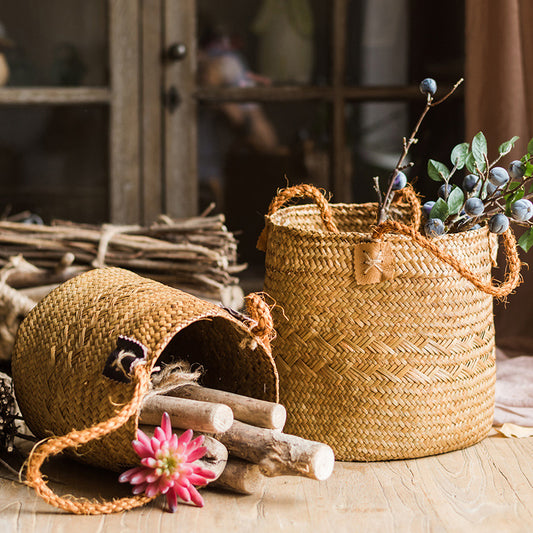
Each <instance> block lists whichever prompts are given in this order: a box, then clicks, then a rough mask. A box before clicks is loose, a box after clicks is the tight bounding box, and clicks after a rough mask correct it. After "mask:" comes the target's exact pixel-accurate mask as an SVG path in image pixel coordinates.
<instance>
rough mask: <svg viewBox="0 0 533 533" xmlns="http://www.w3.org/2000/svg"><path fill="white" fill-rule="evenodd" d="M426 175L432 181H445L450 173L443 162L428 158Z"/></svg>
mask: <svg viewBox="0 0 533 533" xmlns="http://www.w3.org/2000/svg"><path fill="white" fill-rule="evenodd" d="M428 175H429V177H430V178H431V179H432V180H434V181H446V180H447V179H448V176H449V175H450V171H449V170H448V167H447V166H446V165H444V164H443V163H439V161H435V160H434V159H430V160H429V161H428Z"/></svg>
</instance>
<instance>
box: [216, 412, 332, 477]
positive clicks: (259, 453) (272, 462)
mask: <svg viewBox="0 0 533 533" xmlns="http://www.w3.org/2000/svg"><path fill="white" fill-rule="evenodd" d="M215 438H216V439H218V440H220V442H222V444H224V445H225V446H226V448H228V451H229V453H230V454H232V455H235V456H236V457H240V458H241V459H245V460H247V461H250V462H251V463H257V464H258V465H259V467H260V469H261V472H262V473H263V474H264V475H265V476H269V477H273V476H283V475H295V476H304V477H309V478H311V479H317V480H319V481H322V480H324V479H327V478H328V477H329V476H330V475H331V473H332V472H333V466H334V463H335V456H334V454H333V450H332V449H331V448H330V447H329V446H328V445H327V444H322V443H320V442H314V441H310V440H305V439H302V438H300V437H296V436H295V435H286V434H284V433H281V432H279V431H276V430H272V429H264V428H257V427H254V426H250V425H248V424H244V423H243V422H239V421H238V420H236V421H235V422H233V425H232V426H231V428H230V429H229V430H228V431H226V432H225V433H222V434H217V435H215Z"/></svg>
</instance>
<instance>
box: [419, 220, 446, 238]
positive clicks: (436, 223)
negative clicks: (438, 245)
mask: <svg viewBox="0 0 533 533" xmlns="http://www.w3.org/2000/svg"><path fill="white" fill-rule="evenodd" d="M424 230H425V232H426V235H427V236H428V237H438V236H439V235H443V234H444V233H445V228H444V222H443V221H442V220H441V219H440V218H430V219H429V220H428V221H427V223H426V225H425V226H424Z"/></svg>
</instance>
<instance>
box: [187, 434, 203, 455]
mask: <svg viewBox="0 0 533 533" xmlns="http://www.w3.org/2000/svg"><path fill="white" fill-rule="evenodd" d="M203 443H204V436H203V435H200V436H198V437H196V438H195V439H194V440H193V441H191V442H190V443H189V445H188V446H187V453H191V452H192V451H194V450H196V448H198V446H202V444H203Z"/></svg>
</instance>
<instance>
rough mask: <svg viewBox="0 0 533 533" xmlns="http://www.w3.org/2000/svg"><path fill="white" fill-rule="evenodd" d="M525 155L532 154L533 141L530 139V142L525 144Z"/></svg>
mask: <svg viewBox="0 0 533 533" xmlns="http://www.w3.org/2000/svg"><path fill="white" fill-rule="evenodd" d="M527 153H528V154H533V139H531V140H530V141H529V142H528V143H527Z"/></svg>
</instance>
